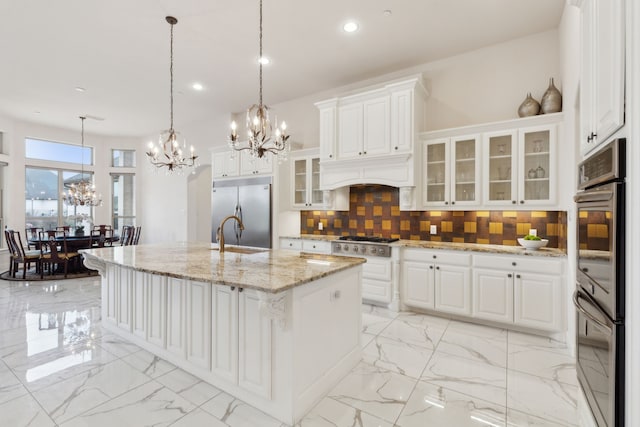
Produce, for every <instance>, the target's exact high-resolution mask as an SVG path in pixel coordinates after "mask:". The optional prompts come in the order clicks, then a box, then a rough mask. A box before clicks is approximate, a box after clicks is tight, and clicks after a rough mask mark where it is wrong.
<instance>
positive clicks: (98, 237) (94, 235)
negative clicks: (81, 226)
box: [89, 229, 106, 248]
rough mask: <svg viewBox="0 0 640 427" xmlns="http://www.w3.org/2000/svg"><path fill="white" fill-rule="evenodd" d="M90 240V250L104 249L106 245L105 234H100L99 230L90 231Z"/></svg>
mask: <svg viewBox="0 0 640 427" xmlns="http://www.w3.org/2000/svg"><path fill="white" fill-rule="evenodd" d="M89 236H90V238H91V240H90V241H89V247H91V248H104V246H105V243H106V233H104V234H103V233H102V232H101V230H100V229H97V230H96V229H93V230H91V234H90V235H89Z"/></svg>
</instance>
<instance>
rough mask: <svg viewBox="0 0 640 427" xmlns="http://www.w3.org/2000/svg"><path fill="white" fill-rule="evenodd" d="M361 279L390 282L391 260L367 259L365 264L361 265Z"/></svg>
mask: <svg viewBox="0 0 640 427" xmlns="http://www.w3.org/2000/svg"><path fill="white" fill-rule="evenodd" d="M362 277H364V278H368V279H376V280H388V281H391V259H389V258H381V259H376V258H367V262H366V263H364V264H362Z"/></svg>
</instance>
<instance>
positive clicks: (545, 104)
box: [540, 77, 562, 114]
mask: <svg viewBox="0 0 640 427" xmlns="http://www.w3.org/2000/svg"><path fill="white" fill-rule="evenodd" d="M540 104H541V108H542V114H549V113H557V112H559V111H562V94H561V93H560V91H559V90H558V88H556V87H555V86H554V84H553V77H552V78H550V79H549V88H548V89H547V91H546V92H545V93H544V95H542V99H541V100H540Z"/></svg>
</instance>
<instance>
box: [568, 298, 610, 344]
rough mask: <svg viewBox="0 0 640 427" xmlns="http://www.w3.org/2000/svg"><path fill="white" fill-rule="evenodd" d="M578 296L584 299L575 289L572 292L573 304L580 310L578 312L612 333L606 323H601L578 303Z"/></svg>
mask: <svg viewBox="0 0 640 427" xmlns="http://www.w3.org/2000/svg"><path fill="white" fill-rule="evenodd" d="M580 298H582V299H584V297H582V296H581V294H580V291H579V290H577V289H576V291H575V292H574V293H573V304H574V305H575V306H576V308H577V309H578V310H579V311H580V313H582V314H584V315H585V316H586V317H587V318H589V320H591V321H592V322H593V323H595V324H596V325H598V326H600V327H601V328H603V329H605V330H606V331H607V333H609V334H612V333H613V330H612V329H611V327H610V326H609V325H607V324H606V323H603V322H602V321H600V320H599V319H598V318H597V317H596V316H594V315H593V314H591V313H589V312H588V311H587V310H586V309H585V308H584V307H583V306H582V304H580Z"/></svg>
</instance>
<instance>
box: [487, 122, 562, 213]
mask: <svg viewBox="0 0 640 427" xmlns="http://www.w3.org/2000/svg"><path fill="white" fill-rule="evenodd" d="M484 153H485V156H484V159H485V165H486V166H485V169H486V173H485V179H484V180H483V182H484V184H485V191H484V194H485V203H486V204H487V205H509V204H511V205H526V206H527V207H530V205H534V206H535V205H549V204H553V203H555V201H556V194H555V193H556V187H557V174H556V168H555V156H556V125H554V124H552V125H543V126H538V127H531V128H522V129H514V130H508V131H503V132H493V133H488V134H486V135H485V137H484Z"/></svg>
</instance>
